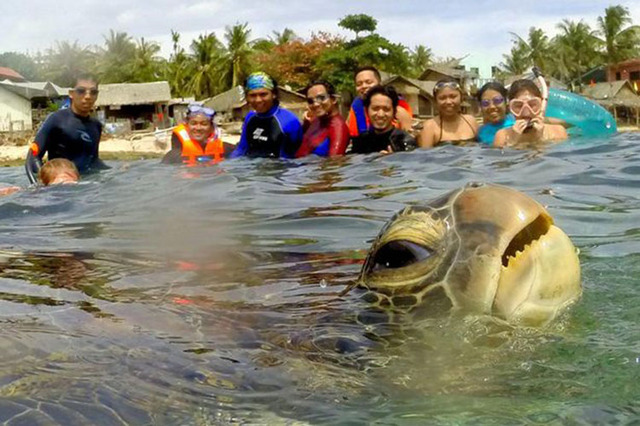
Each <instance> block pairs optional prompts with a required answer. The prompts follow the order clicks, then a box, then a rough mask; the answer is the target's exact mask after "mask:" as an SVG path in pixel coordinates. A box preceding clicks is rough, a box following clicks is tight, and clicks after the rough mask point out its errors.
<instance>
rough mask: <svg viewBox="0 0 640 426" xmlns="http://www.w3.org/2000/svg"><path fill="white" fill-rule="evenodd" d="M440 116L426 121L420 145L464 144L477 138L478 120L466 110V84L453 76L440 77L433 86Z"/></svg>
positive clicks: (419, 141)
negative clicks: (464, 110) (464, 87)
mask: <svg viewBox="0 0 640 426" xmlns="http://www.w3.org/2000/svg"><path fill="white" fill-rule="evenodd" d="M433 97H434V98H435V100H436V106H437V108H438V116H437V117H434V118H432V119H430V120H427V121H425V123H424V126H423V128H422V131H421V132H420V137H419V138H418V145H419V146H420V147H421V148H431V147H434V146H436V145H439V144H441V143H451V144H455V145H458V144H464V143H466V142H474V141H476V140H477V134H478V122H477V121H476V119H475V118H474V117H473V116H471V115H469V114H462V112H461V111H460V107H461V104H462V97H463V92H462V87H460V84H459V83H458V82H457V81H456V80H455V79H454V78H451V77H446V78H443V79H441V80H439V81H438V82H437V83H436V85H435V86H434V88H433Z"/></svg>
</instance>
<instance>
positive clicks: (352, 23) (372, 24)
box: [338, 13, 378, 37]
mask: <svg viewBox="0 0 640 426" xmlns="http://www.w3.org/2000/svg"><path fill="white" fill-rule="evenodd" d="M338 25H339V26H341V27H342V28H344V29H347V30H350V31H353V32H354V33H356V37H359V36H360V33H361V32H363V31H368V32H370V33H372V34H373V32H374V31H375V30H376V28H377V27H378V21H377V20H376V19H375V18H373V17H372V16H369V15H365V14H364V13H361V14H358V15H347V16H345V17H344V18H342V19H341V20H340V22H338Z"/></svg>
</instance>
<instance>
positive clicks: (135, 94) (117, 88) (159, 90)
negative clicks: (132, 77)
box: [96, 81, 171, 107]
mask: <svg viewBox="0 0 640 426" xmlns="http://www.w3.org/2000/svg"><path fill="white" fill-rule="evenodd" d="M99 89H100V94H99V95H98V99H97V101H96V106H97V107H101V106H116V105H148V104H155V103H161V102H169V101H170V100H171V89H170V87H169V83H168V82H166V81H154V82H152V83H118V84H101V85H100V87H99Z"/></svg>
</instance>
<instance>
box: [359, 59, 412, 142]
mask: <svg viewBox="0 0 640 426" xmlns="http://www.w3.org/2000/svg"><path fill="white" fill-rule="evenodd" d="M353 79H354V82H355V86H356V92H357V93H358V96H357V97H356V98H355V99H354V100H353V103H352V104H351V109H350V110H349V115H348V117H347V126H349V134H350V135H351V137H352V138H355V137H357V136H359V135H360V134H361V133H364V132H366V131H367V130H370V127H371V122H370V120H369V117H368V116H367V112H366V109H365V107H364V104H363V99H364V97H365V95H366V94H367V92H368V91H369V89H371V88H372V87H374V86H379V85H381V84H382V76H381V75H380V71H378V69H377V68H375V67H372V66H366V67H360V68H358V69H357V70H356V72H355V73H354V74H353ZM398 102H399V103H398V108H397V112H396V118H395V120H394V122H393V125H394V127H396V128H398V129H401V130H405V131H407V132H410V131H411V129H412V124H413V112H412V111H411V107H410V106H409V104H408V103H407V101H405V100H404V99H402V98H399V99H398Z"/></svg>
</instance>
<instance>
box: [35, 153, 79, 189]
mask: <svg viewBox="0 0 640 426" xmlns="http://www.w3.org/2000/svg"><path fill="white" fill-rule="evenodd" d="M38 178H39V179H40V182H42V184H43V185H44V186H49V185H56V184H59V183H76V182H78V181H79V180H80V173H79V172H78V169H77V168H76V165H75V164H73V162H72V161H69V160H67V159H65V158H54V159H53V160H49V161H47V162H46V163H44V166H42V168H41V169H40V171H39V172H38Z"/></svg>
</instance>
